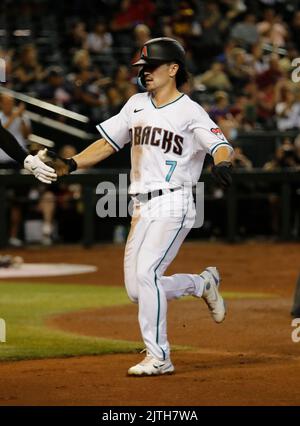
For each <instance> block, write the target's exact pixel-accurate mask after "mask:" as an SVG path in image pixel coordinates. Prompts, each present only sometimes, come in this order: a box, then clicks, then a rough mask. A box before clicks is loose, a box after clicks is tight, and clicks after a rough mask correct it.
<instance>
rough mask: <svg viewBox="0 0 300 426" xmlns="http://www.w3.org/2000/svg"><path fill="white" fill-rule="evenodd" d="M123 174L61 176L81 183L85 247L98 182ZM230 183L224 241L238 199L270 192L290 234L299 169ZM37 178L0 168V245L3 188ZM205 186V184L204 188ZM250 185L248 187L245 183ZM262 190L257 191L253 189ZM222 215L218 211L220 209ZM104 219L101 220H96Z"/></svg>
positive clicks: (2, 241) (239, 175) (283, 231)
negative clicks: (274, 193)
mask: <svg viewBox="0 0 300 426" xmlns="http://www.w3.org/2000/svg"><path fill="white" fill-rule="evenodd" d="M120 173H123V174H127V176H128V180H127V181H128V182H129V171H128V170H111V169H101V170H100V169H98V170H89V172H88V173H75V174H72V175H70V176H66V177H64V178H61V182H62V183H65V184H74V183H77V184H81V185H82V201H83V205H84V211H83V232H82V244H83V245H84V246H85V247H89V246H91V245H92V244H93V243H94V242H95V239H94V235H95V232H94V230H95V208H96V207H95V206H96V201H97V199H98V198H99V197H98V198H97V195H96V187H97V185H98V184H99V183H101V182H104V181H105V182H112V183H114V184H115V186H116V187H117V188H118V184H119V174H120ZM233 175H234V176H233V184H232V186H231V187H230V188H229V190H227V191H226V192H225V193H224V194H223V200H224V209H225V212H224V214H225V216H226V221H225V228H226V230H225V236H226V239H227V241H228V242H234V241H236V238H237V235H238V215H239V200H241V199H243V200H246V201H247V200H248V201H249V202H250V200H251V199H253V198H254V199H255V197H259V196H260V195H261V194H264V195H265V196H266V197H267V196H268V195H269V194H270V193H271V192H274V191H275V192H276V193H277V194H278V200H279V212H280V231H279V234H280V235H279V236H280V239H281V240H283V241H287V240H290V239H291V238H292V235H291V214H292V202H291V201H292V196H293V194H295V191H297V188H300V171H299V170H295V169H286V170H284V171H272V172H267V171H263V170H261V169H254V170H251V171H245V170H235V171H234V173H233ZM201 181H203V182H204V184H205V188H212V187H214V184H213V181H212V177H211V174H210V173H209V172H207V171H205V172H204V173H203V174H202V177H201ZM36 184H37V181H36V180H35V179H34V178H33V176H31V175H28V174H22V173H20V174H18V173H15V172H12V171H7V170H0V224H1V226H0V246H1V247H5V246H6V245H7V238H8V236H7V228H8V226H7V225H8V223H7V208H8V207H9V201H8V199H7V189H8V188H12V187H16V186H20V185H21V186H34V185H36ZM206 185H207V187H206ZM249 185H250V186H249ZM262 185H263V190H262V191H261V190H260V191H258V190H257V188H261V187H262ZM270 188H272V190H271V189H270ZM210 194H211V192H210V191H206V189H205V198H210V199H211V198H212V196H211V195H210ZM220 214H222V212H220ZM99 220H102V221H105V219H99Z"/></svg>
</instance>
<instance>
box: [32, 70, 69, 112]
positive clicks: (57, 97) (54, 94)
mask: <svg viewBox="0 0 300 426" xmlns="http://www.w3.org/2000/svg"><path fill="white" fill-rule="evenodd" d="M72 92H73V90H72V87H71V85H70V83H69V82H68V81H66V80H65V78H64V72H63V69H62V68H60V67H58V66H53V67H50V68H48V69H47V82H46V83H44V84H43V85H42V86H41V88H40V90H39V98H40V99H42V100H44V101H47V102H51V103H53V104H55V105H58V106H61V107H63V108H69V107H70V105H71V103H72V100H73V93H72Z"/></svg>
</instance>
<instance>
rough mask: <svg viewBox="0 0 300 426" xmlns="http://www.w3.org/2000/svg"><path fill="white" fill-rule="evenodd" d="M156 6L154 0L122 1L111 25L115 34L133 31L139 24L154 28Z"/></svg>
mask: <svg viewBox="0 0 300 426" xmlns="http://www.w3.org/2000/svg"><path fill="white" fill-rule="evenodd" d="M154 11H155V5H154V3H153V1H152V0H144V1H142V2H141V1H139V0H121V4H120V7H119V8H118V11H117V13H116V14H115V16H114V19H113V20H112V23H111V28H112V30H113V31H114V32H122V31H128V30H131V29H132V28H133V27H134V26H135V25H136V24H137V23H144V24H145V25H148V26H150V27H152V25H153V23H154V21H153V14H154Z"/></svg>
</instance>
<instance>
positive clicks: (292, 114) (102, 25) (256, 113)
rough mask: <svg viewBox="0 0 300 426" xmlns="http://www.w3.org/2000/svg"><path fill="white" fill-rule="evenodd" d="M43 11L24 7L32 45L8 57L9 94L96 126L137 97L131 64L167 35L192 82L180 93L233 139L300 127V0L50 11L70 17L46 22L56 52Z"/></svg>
mask: <svg viewBox="0 0 300 426" xmlns="http://www.w3.org/2000/svg"><path fill="white" fill-rule="evenodd" d="M4 3H5V2H4ZM35 3H36V1H34V0H28V1H23V2H20V9H21V10H22V4H23V8H24V16H23V21H24V23H23V26H24V25H25V22H26V19H27V22H31V24H32V32H31V33H30V34H31V37H25V36H24V37H21V39H22V41H23V42H22V43H20V42H19V44H18V45H16V46H5V44H3V45H2V49H1V51H0V56H1V57H4V58H5V59H6V62H7V79H8V81H7V84H6V86H7V87H9V88H13V89H14V90H17V91H21V92H24V93H26V92H27V93H31V94H33V95H36V96H38V97H39V98H40V99H43V100H46V101H49V102H52V103H54V104H56V105H59V106H63V107H65V108H68V109H70V110H73V111H76V112H80V113H82V114H85V115H87V116H88V117H89V118H90V119H91V123H92V125H93V124H94V123H96V122H99V121H101V120H103V119H106V118H107V117H109V116H111V115H113V114H115V112H116V111H118V110H119V109H120V107H122V105H123V104H124V103H125V102H126V101H127V99H128V98H129V97H130V96H131V95H132V94H134V93H136V91H137V90H138V89H137V86H136V81H135V72H136V71H135V70H132V69H131V68H130V63H131V62H133V61H134V60H135V59H136V58H137V56H138V54H139V51H140V48H141V46H142V45H143V44H144V43H145V42H146V41H147V40H149V39H150V38H152V37H156V36H169V37H173V38H176V39H178V40H179V41H180V42H181V43H182V44H183V45H184V46H185V49H186V52H187V65H188V69H189V71H190V74H191V78H190V82H189V84H187V85H186V86H185V87H183V88H182V90H183V91H186V92H188V93H189V94H190V95H191V97H192V98H194V99H195V100H196V101H199V102H201V103H202V104H203V105H204V107H205V108H206V109H207V110H208V112H209V113H210V114H211V115H212V117H213V118H214V119H215V120H216V121H217V122H218V123H219V124H220V125H223V127H224V128H225V129H226V131H227V134H228V136H229V138H233V139H234V137H235V134H236V132H237V131H238V130H241V129H245V130H249V129H257V128H258V129H260V128H262V129H270V128H278V129H279V130H288V129H295V128H299V127H300V124H299V123H300V85H299V84H300V83H299V81H298V80H299V78H298V79H297V78H296V76H297V72H296V71H295V78H294V80H295V81H293V80H292V73H293V71H294V70H295V68H296V66H295V64H293V60H295V59H296V58H299V57H300V51H299V50H300V4H298V1H296V0H294V1H280V0H279V1H276V0H249V1H247V0H219V1H213V0H208V1H199V0H177V1H175V0H173V1H172V0H171V1H168V2H164V1H159V0H156V1H155V0H143V1H142V2H141V1H138V0H111V1H109V2H108V1H92V0H90V1H87V2H82V1H76V2H70V3H72V4H70V5H65V6H64V7H65V9H63V10H61V7H62V6H61V7H60V8H58V10H56V9H55V8H54V7H53V8H51V10H45V12H47V13H51V14H52V16H54V17H55V13H57V14H58V13H60V14H62V16H58V15H57V16H56V21H55V22H52V23H51V21H49V16H47V19H48V21H47V22H48V26H49V28H48V29H49V34H50V35H49V37H50V38H51V33H53V34H55V36H56V38H57V41H56V45H55V50H54V51H53V52H51V49H50V47H49V49H48V50H45V46H44V45H42V46H41V43H40V42H37V40H39V38H38V34H39V33H38V30H37V29H36V34H35V33H34V31H35V27H34V22H35V21H34V17H35V13H36V12H35V8H34V6H35ZM39 3H43V2H42V1H40V2H39ZM44 3H45V5H44V7H45V8H46V7H47V5H48V4H50V3H49V2H44ZM54 6H55V5H54ZM48 7H49V5H48ZM25 12H26V13H25ZM50 16H51V15H50ZM19 20H20V18H19ZM57 20H59V22H57ZM21 22H22V20H21ZM19 25H20V24H19ZM53 34H52V35H53ZM19 39H20V37H19ZM27 39H29V40H28V42H26V40H27ZM49 43H50V42H49ZM0 46H1V40H0ZM45 52H46V53H45ZM299 77H300V71H299Z"/></svg>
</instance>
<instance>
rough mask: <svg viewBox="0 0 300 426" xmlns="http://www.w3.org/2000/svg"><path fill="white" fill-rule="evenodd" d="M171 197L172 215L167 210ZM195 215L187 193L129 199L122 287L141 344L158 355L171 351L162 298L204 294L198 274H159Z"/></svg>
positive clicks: (171, 256)
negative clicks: (135, 313) (135, 306)
mask: <svg viewBox="0 0 300 426" xmlns="http://www.w3.org/2000/svg"><path fill="white" fill-rule="evenodd" d="M179 192H181V191H179ZM170 202H171V204H172V213H173V214H170V212H169V206H170ZM149 213H150V214H149ZM194 219H195V210H194V203H193V199H192V196H191V195H188V196H184V195H183V196H182V197H178V193H171V194H166V195H162V196H160V197H156V198H154V199H152V200H150V201H147V202H145V203H140V202H134V215H133V218H132V223H131V230H130V233H129V236H128V240H127V244H126V248H125V258H124V275H125V286H126V290H127V293H128V296H129V298H130V299H131V301H132V302H134V303H138V308H139V313H138V319H139V325H140V330H141V334H142V337H143V340H144V343H145V345H146V348H147V350H148V351H149V352H150V354H151V355H153V356H154V357H155V358H157V359H160V360H165V359H167V358H168V357H169V355H170V348H169V343H168V339H167V300H171V299H176V298H179V297H181V296H185V295H195V296H198V297H201V296H202V293H203V279H202V278H201V277H200V276H199V275H197V274H175V275H172V276H169V277H166V276H164V275H163V274H164V272H165V270H166V269H167V267H168V266H169V264H170V263H171V262H172V260H173V259H174V258H175V256H176V255H177V253H178V250H179V248H180V246H181V244H182V243H183V241H184V239H185V238H186V236H187V234H188V233H189V231H190V228H191V227H192V225H193V223H194Z"/></svg>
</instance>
